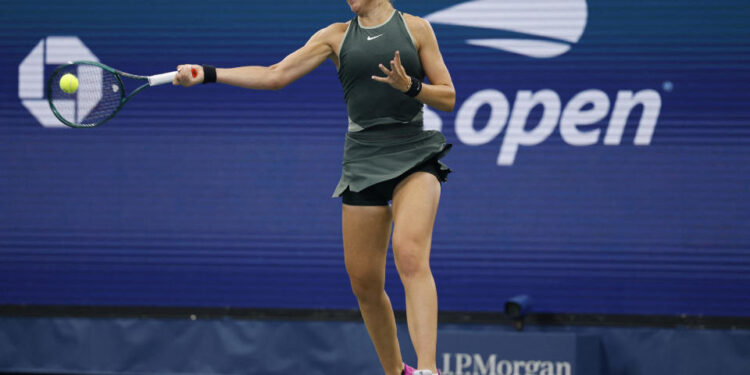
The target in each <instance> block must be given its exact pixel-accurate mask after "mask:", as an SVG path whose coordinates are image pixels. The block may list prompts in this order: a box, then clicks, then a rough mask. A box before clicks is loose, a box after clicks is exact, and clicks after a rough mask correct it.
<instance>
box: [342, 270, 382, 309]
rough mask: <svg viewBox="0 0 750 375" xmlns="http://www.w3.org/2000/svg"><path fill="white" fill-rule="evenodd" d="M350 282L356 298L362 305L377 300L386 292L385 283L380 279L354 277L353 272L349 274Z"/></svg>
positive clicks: (362, 276)
mask: <svg viewBox="0 0 750 375" xmlns="http://www.w3.org/2000/svg"><path fill="white" fill-rule="evenodd" d="M349 282H350V283H351V286H352V292H353V293H354V296H355V297H357V300H358V301H359V302H360V303H367V302H369V301H372V300H375V299H376V298H378V297H379V296H380V294H381V293H383V290H385V281H384V280H381V278H379V277H372V276H368V275H356V274H354V275H353V274H352V272H349Z"/></svg>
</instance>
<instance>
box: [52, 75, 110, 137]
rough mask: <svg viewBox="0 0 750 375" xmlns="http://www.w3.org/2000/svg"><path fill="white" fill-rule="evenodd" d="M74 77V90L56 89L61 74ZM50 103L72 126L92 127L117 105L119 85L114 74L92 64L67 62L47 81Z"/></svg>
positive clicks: (106, 116)
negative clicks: (75, 83)
mask: <svg viewBox="0 0 750 375" xmlns="http://www.w3.org/2000/svg"><path fill="white" fill-rule="evenodd" d="M68 73H70V74H73V75H74V76H76V77H77V78H78V89H77V90H76V91H75V92H73V93H66V92H65V91H63V90H62V89H61V88H60V79H61V78H62V77H63V76H64V75H65V74H68ZM51 82H52V83H51V84H52V87H51V88H52V90H51V95H52V98H51V100H50V102H51V103H52V106H53V107H54V108H55V109H56V110H57V112H58V114H59V115H60V116H62V117H63V118H64V119H65V120H66V121H68V122H69V123H71V124H74V125H76V126H82V127H90V126H96V125H98V124H99V123H101V122H102V121H105V120H107V119H108V118H109V117H111V116H112V115H113V114H114V113H115V112H117V110H118V109H119V107H120V103H121V99H122V96H123V93H122V90H123V88H122V86H121V84H120V82H119V81H118V80H117V77H116V76H115V75H114V74H112V73H110V72H108V71H106V70H104V69H102V68H100V67H98V66H95V65H71V66H68V67H66V68H64V69H62V70H60V71H58V72H57V74H56V75H55V77H54V78H53V79H52V81H51Z"/></svg>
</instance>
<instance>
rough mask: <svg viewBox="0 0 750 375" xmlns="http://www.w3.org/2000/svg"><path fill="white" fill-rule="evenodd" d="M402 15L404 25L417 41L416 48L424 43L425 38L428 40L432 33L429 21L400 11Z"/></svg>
mask: <svg viewBox="0 0 750 375" xmlns="http://www.w3.org/2000/svg"><path fill="white" fill-rule="evenodd" d="M402 14H403V15H404V21H405V22H406V26H407V27H408V28H409V32H411V35H412V36H413V37H414V41H415V42H416V43H417V49H419V47H420V46H421V45H422V43H424V41H425V40H429V39H430V38H432V35H434V32H433V31H432V26H431V25H430V22H429V21H427V20H426V19H424V18H422V17H419V16H415V15H411V14H409V13H402Z"/></svg>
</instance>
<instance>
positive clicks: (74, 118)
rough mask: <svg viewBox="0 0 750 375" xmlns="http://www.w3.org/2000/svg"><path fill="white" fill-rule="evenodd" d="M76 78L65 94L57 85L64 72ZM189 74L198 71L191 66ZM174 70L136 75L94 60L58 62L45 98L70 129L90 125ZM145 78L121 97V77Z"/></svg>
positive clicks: (168, 80)
mask: <svg viewBox="0 0 750 375" xmlns="http://www.w3.org/2000/svg"><path fill="white" fill-rule="evenodd" d="M68 73H70V74H72V75H74V76H76V77H77V78H78V89H77V90H76V91H75V92H73V93H67V92H65V91H63V90H62V88H61V87H60V79H61V78H62V77H63V76H64V75H66V74H68ZM192 74H193V77H196V76H197V74H198V72H197V71H196V70H195V69H193V71H192ZM175 75H177V72H169V73H164V74H157V75H153V76H138V75H135V74H129V73H125V72H122V71H119V70H117V69H113V68H110V67H108V66H106V65H104V64H101V63H98V62H95V61H75V62H70V63H68V64H64V65H60V66H59V67H57V69H55V71H54V72H52V75H50V77H49V79H48V80H47V100H48V101H49V106H50V108H51V109H52V113H54V114H55V117H57V119H58V120H60V121H61V122H62V123H63V124H65V125H68V126H71V127H74V128H92V127H95V126H99V125H101V124H103V123H105V122H107V120H109V119H111V118H112V117H114V116H115V115H116V114H117V112H119V111H120V109H122V107H123V106H124V105H125V103H127V102H128V101H129V100H130V99H131V98H132V97H133V96H135V95H136V94H138V93H139V92H141V91H143V90H144V89H146V88H147V87H151V86H158V85H164V84H167V83H171V82H172V80H173V79H174V77H175ZM123 77H125V78H130V79H135V80H139V81H146V83H144V84H143V85H141V86H139V87H138V88H136V89H135V90H133V92H132V93H130V94H129V95H127V96H125V86H124V85H123V82H122V78H123Z"/></svg>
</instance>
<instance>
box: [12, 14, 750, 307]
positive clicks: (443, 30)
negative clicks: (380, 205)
mask: <svg viewBox="0 0 750 375" xmlns="http://www.w3.org/2000/svg"><path fill="white" fill-rule="evenodd" d="M395 5H396V6H397V7H398V8H399V9H401V10H403V11H405V12H408V13H411V14H414V15H418V16H421V17H424V18H426V19H427V20H429V21H430V22H431V24H432V26H433V28H434V30H435V33H436V35H437V38H438V41H439V43H440V47H441V51H442V53H443V56H444V59H445V62H446V64H447V66H448V68H449V70H450V72H451V75H452V78H453V81H454V83H455V87H456V92H457V102H456V108H455V110H454V111H453V112H450V113H443V112H439V111H436V110H434V109H430V108H426V109H425V127H426V128H430V129H440V130H441V131H442V132H443V133H444V134H445V135H446V137H447V138H448V140H449V142H451V143H453V144H454V147H453V150H452V151H451V153H450V154H449V155H448V156H447V157H446V158H445V160H444V161H445V163H446V164H448V165H449V166H451V168H452V169H453V170H454V173H453V174H452V175H451V176H450V178H449V181H448V182H447V183H446V184H445V185H444V186H443V193H442V200H441V206H440V209H439V213H438V218H437V222H436V226H435V233H434V238H433V250H432V269H433V271H434V273H435V277H436V281H437V284H438V293H439V299H440V306H441V310H443V311H500V310H502V307H503V303H504V301H505V299H507V298H508V297H511V296H514V295H517V294H528V295H530V296H532V297H533V301H534V306H533V309H534V311H536V312H548V313H600V314H660V315H679V314H687V315H709V316H748V314H749V313H748V312H750V299H748V298H746V296H747V295H748V293H750V203H749V202H750V200H749V199H748V197H750V162H749V161H750V147H748V145H750V110H748V106H747V103H748V101H749V100H750V96H749V95H750V94H748V91H747V90H746V86H747V83H748V82H750V63H748V61H750V38H748V36H750V23H748V22H747V19H748V17H749V16H750V8H748V7H747V4H746V3H745V2H744V1H740V0H719V1H714V2H705V1H697V0H686V1H680V2H679V3H675V2H671V1H666V0H655V1H650V2H633V1H624V0H600V1H585V0H534V1H531V0H474V1H447V0H430V1H426V0H425V1H417V0H409V1H398V2H396V3H395ZM351 17H352V14H351V12H350V10H349V8H348V5H347V4H346V2H344V1H340V0H337V1H331V2H307V1H296V0H294V1H284V2H266V1H253V2H246V1H214V2H205V1H193V0H187V1H182V2H173V1H150V2H134V1H124V2H122V1H121V2H102V1H75V2H48V1H38V0H31V1H11V2H9V3H7V4H4V9H3V13H2V14H1V15H0V19H1V20H2V22H0V48H2V50H3V54H2V55H0V67H2V71H4V72H5V74H4V75H3V77H2V78H0V139H1V141H0V290H2V293H0V304H30V305H44V304H57V305H99V306H105V305H106V306H110V305H114V306H121V305H125V306H204V307H243V308H245V307H250V308H253V307H258V308H312V309H342V308H343V309H350V308H356V301H355V299H354V298H353V296H352V295H351V291H350V286H349V282H348V278H347V275H346V273H345V271H344V267H343V256H342V245H341V240H340V226H341V222H340V202H339V201H338V200H335V199H331V198H330V195H331V193H332V192H333V189H334V187H335V184H336V182H337V181H338V176H339V173H340V163H341V155H342V151H343V135H344V133H345V132H346V126H347V114H346V111H345V106H344V102H343V93H342V90H341V87H340V84H339V83H338V82H337V79H336V69H335V67H334V65H333V64H332V63H330V62H326V63H324V64H323V65H322V66H321V67H320V68H318V69H317V70H315V71H314V72H312V73H311V74H309V75H308V76H306V77H304V78H302V79H300V80H299V81H297V82H295V83H293V84H292V85H290V86H289V87H287V88H285V89H284V90H281V91H276V92H260V91H249V90H242V89H239V88H234V87H227V86H221V85H213V86H200V87H195V88H190V89H184V88H177V87H155V88H152V89H149V90H147V91H145V92H143V93H142V94H139V95H138V96H137V97H135V98H134V99H133V100H132V101H131V102H129V103H128V104H127V105H126V106H125V108H124V109H123V110H122V112H121V113H119V114H118V115H117V117H116V118H114V119H113V120H111V121H110V122H108V123H107V124H105V125H102V126H101V127H98V128H94V129H83V130H78V129H69V128H65V127H64V126H63V125H62V124H60V123H59V122H57V121H56V120H55V119H54V117H52V115H51V113H50V111H49V108H48V106H47V102H46V98H45V94H44V87H45V77H46V76H47V75H48V74H49V73H50V72H51V71H52V70H53V69H54V68H55V67H56V66H57V65H59V64H61V63H64V62H66V61H68V60H76V59H87V60H98V61H100V62H102V63H104V64H107V65H111V66H113V67H116V68H119V69H122V70H125V71H128V72H131V73H134V74H156V73H162V72H167V71H170V70H173V69H174V68H175V66H176V65H177V64H181V63H203V64H212V65H216V66H220V67H230V66H241V65H271V64H274V63H276V62H278V61H279V60H281V59H282V58H283V57H284V56H286V55H287V54H288V53H290V52H292V51H294V50H295V49H296V48H298V47H300V46H302V45H303V44H304V43H305V41H306V40H307V39H308V38H309V37H310V36H311V35H312V34H313V33H315V32H316V31H317V30H319V29H321V28H323V27H325V26H327V25H329V24H331V23H333V22H345V21H347V20H348V19H350V18H351ZM71 105H72V104H71ZM387 277H388V281H387V288H388V291H389V293H390V295H391V298H392V300H393V303H394V306H395V308H397V309H403V308H404V303H403V291H402V290H401V289H400V283H399V281H398V276H397V274H396V271H395V269H394V268H393V267H392V266H389V269H388V274H387Z"/></svg>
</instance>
